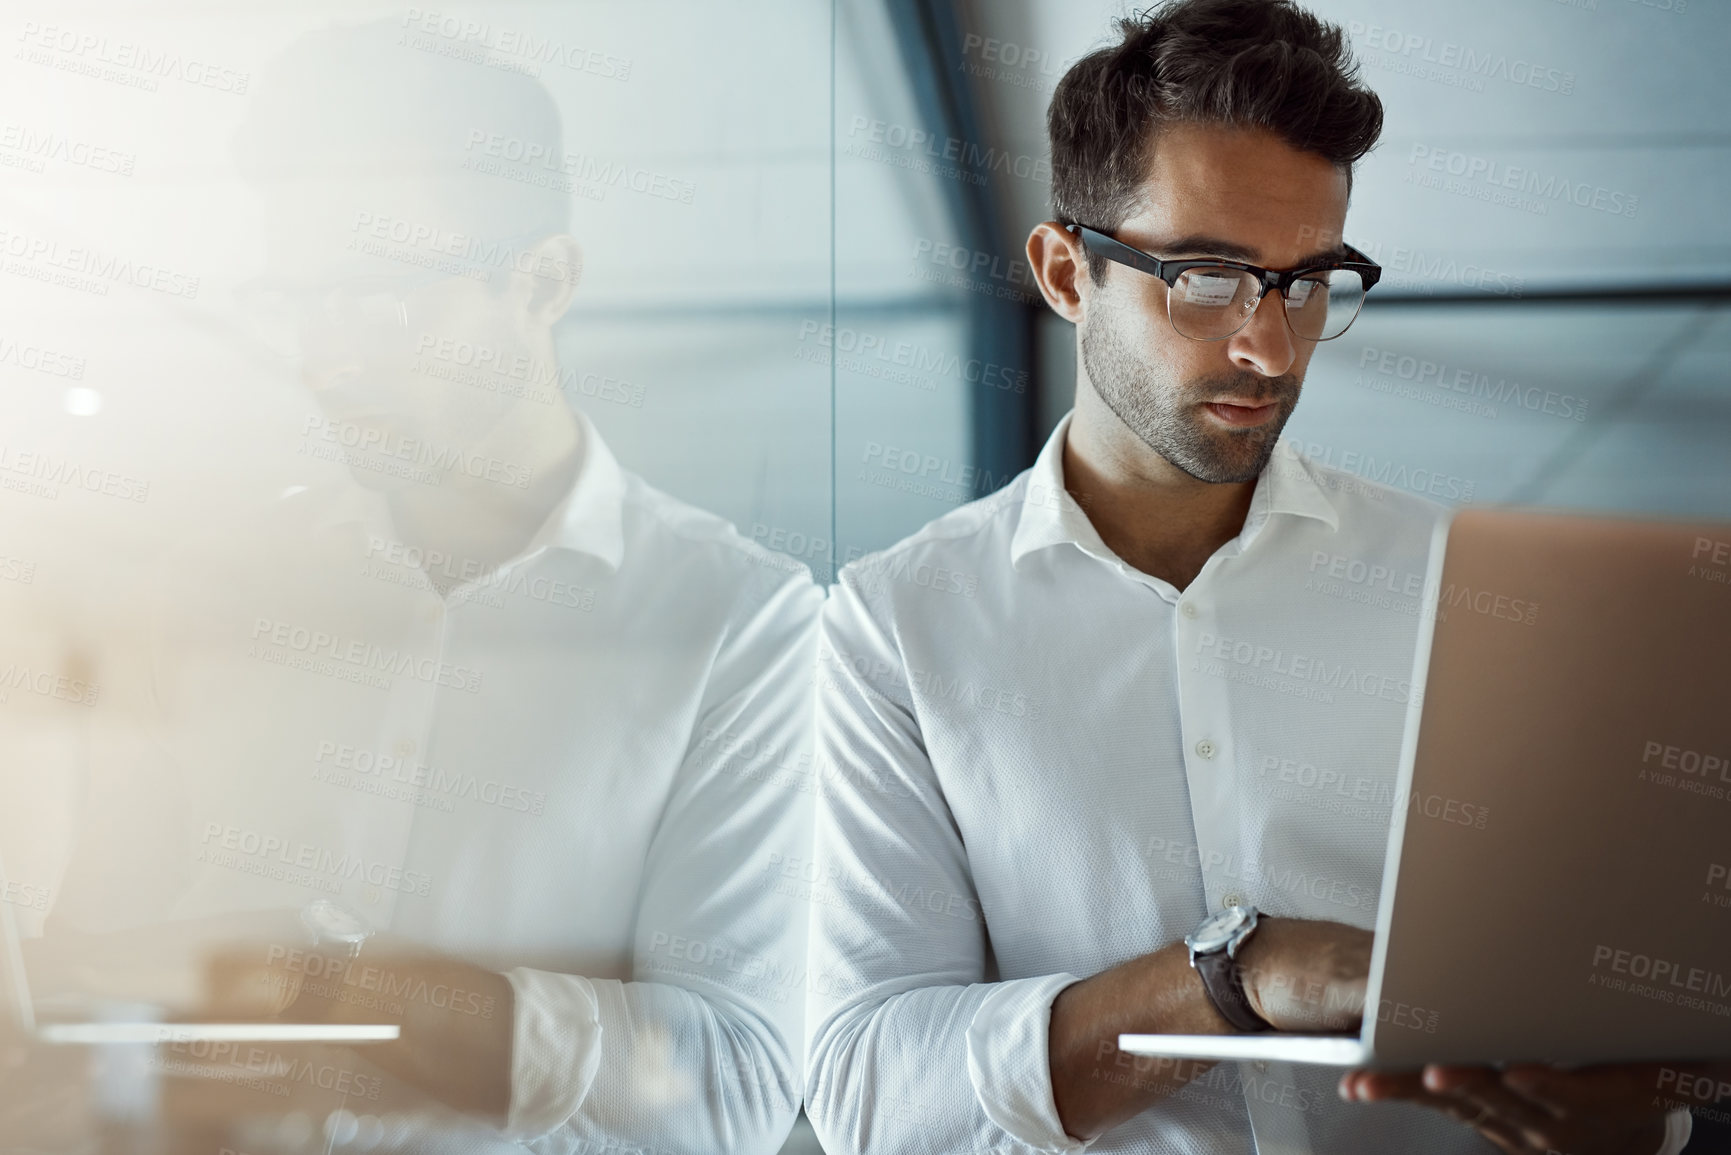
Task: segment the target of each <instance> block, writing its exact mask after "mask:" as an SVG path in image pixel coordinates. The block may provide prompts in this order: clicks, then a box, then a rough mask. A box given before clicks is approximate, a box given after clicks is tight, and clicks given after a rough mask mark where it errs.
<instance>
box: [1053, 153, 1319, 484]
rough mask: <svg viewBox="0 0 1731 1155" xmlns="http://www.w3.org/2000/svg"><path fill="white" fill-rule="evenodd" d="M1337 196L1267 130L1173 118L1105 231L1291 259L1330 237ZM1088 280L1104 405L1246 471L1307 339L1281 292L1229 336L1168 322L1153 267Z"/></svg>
mask: <svg viewBox="0 0 1731 1155" xmlns="http://www.w3.org/2000/svg"><path fill="white" fill-rule="evenodd" d="M1346 201H1347V184H1346V176H1345V174H1343V173H1342V172H1340V171H1339V170H1338V169H1336V168H1335V167H1334V165H1332V164H1331V163H1329V162H1328V161H1327V160H1325V159H1323V158H1322V157H1320V156H1317V155H1316V154H1314V153H1307V152H1300V151H1299V150H1297V149H1295V148H1293V147H1291V146H1290V145H1288V144H1286V143H1285V142H1284V141H1282V140H1280V139H1279V138H1278V137H1276V136H1275V135H1273V134H1272V133H1268V132H1265V131H1262V130H1257V129H1231V128H1223V127H1219V126H1214V125H1176V126H1173V127H1171V128H1168V129H1166V130H1165V131H1164V132H1162V134H1161V135H1160V137H1159V139H1158V141H1157V142H1156V144H1155V147H1154V156H1153V161H1152V163H1151V164H1150V166H1149V172H1148V178H1147V181H1146V182H1145V184H1144V186H1143V195H1142V199H1141V200H1140V202H1139V203H1138V208H1137V211H1136V212H1135V214H1134V215H1133V216H1131V217H1130V218H1129V219H1128V220H1126V221H1125V222H1124V223H1123V225H1122V226H1120V227H1119V228H1118V229H1117V230H1116V232H1115V234H1114V235H1115V236H1116V237H1117V238H1118V239H1119V240H1121V241H1123V242H1124V243H1126V244H1129V245H1132V246H1134V247H1136V248H1139V249H1141V250H1143V251H1144V252H1149V253H1152V254H1154V255H1155V256H1157V257H1163V258H1165V257H1171V258H1183V257H1226V258H1230V259H1234V260H1240V261H1248V262H1250V263H1251V264H1256V265H1261V266H1263V267H1265V268H1270V269H1290V268H1295V267H1299V266H1302V265H1305V264H1308V263H1310V262H1311V261H1313V260H1314V259H1316V258H1318V257H1320V256H1322V255H1324V254H1325V253H1328V252H1330V251H1332V250H1333V249H1334V248H1335V247H1336V246H1337V245H1338V243H1339V239H1340V234H1341V229H1342V228H1343V227H1344V225H1345V222H1346ZM1090 290H1091V291H1089V292H1088V294H1087V296H1088V301H1087V307H1086V315H1085V317H1084V318H1083V321H1082V324H1081V346H1082V361H1083V367H1084V369H1085V370H1086V372H1087V375H1088V380H1089V381H1090V382H1091V383H1092V384H1093V387H1094V389H1095V391H1096V392H1097V393H1098V394H1099V395H1100V398H1101V400H1103V401H1104V402H1105V403H1106V405H1107V407H1108V408H1110V409H1111V410H1112V412H1113V413H1114V414H1116V415H1117V416H1118V418H1119V420H1121V421H1123V422H1124V423H1125V425H1127V426H1128V427H1129V428H1130V429H1131V431H1133V432H1134V433H1135V434H1136V435H1137V436H1138V437H1139V438H1141V439H1142V441H1144V442H1145V443H1146V444H1147V445H1148V446H1149V447H1150V448H1151V449H1153V450H1154V451H1155V452H1157V453H1159V454H1160V455H1161V456H1162V457H1164V458H1166V460H1168V461H1170V462H1171V463H1172V464H1173V465H1175V466H1177V467H1178V468H1179V469H1182V470H1183V471H1184V472H1185V473H1188V474H1190V475H1191V476H1192V477H1196V478H1198V479H1200V480H1202V481H1210V482H1242V481H1250V480H1253V479H1254V478H1256V477H1257V476H1258V475H1259V474H1260V473H1261V472H1262V469H1263V467H1264V466H1265V465H1267V463H1268V459H1269V458H1270V456H1272V455H1273V453H1274V449H1275V445H1276V443H1277V441H1278V439H1279V436H1280V431H1281V429H1282V428H1284V427H1285V425H1286V421H1287V418H1289V417H1290V416H1291V415H1292V410H1293V408H1294V407H1295V406H1296V405H1297V404H1298V394H1299V390H1300V387H1301V386H1302V384H1303V381H1304V371H1305V369H1306V367H1307V366H1308V365H1309V364H1310V356H1311V353H1312V352H1313V351H1314V349H1315V348H1316V346H1315V344H1314V343H1313V342H1308V341H1302V340H1300V339H1298V338H1297V337H1295V336H1293V334H1292V331H1291V329H1289V328H1288V327H1287V324H1286V319H1285V317H1284V316H1283V315H1282V313H1281V309H1282V303H1281V301H1280V300H1279V298H1278V295H1277V294H1274V293H1270V294H1268V295H1267V296H1266V297H1264V298H1263V300H1262V302H1261V304H1260V306H1259V307H1258V308H1257V310H1256V312H1255V315H1254V316H1253V317H1252V318H1251V320H1250V322H1249V323H1248V324H1246V325H1245V326H1244V328H1242V329H1240V330H1239V331H1238V332H1237V333H1235V334H1233V335H1232V336H1231V337H1228V338H1225V339H1223V340H1218V341H1196V340H1192V339H1190V338H1188V337H1184V336H1180V335H1179V334H1178V332H1177V331H1175V330H1174V329H1173V327H1172V324H1171V322H1170V321H1169V320H1168V319H1167V311H1166V307H1167V303H1166V294H1167V292H1168V291H1169V290H1168V289H1167V287H1166V285H1165V283H1164V282H1162V281H1160V280H1159V279H1158V278H1156V277H1152V276H1149V275H1147V274H1145V273H1142V272H1140V271H1139V270H1136V269H1131V268H1126V267H1124V266H1121V265H1117V264H1112V265H1108V266H1107V272H1106V274H1105V276H1104V279H1103V280H1102V281H1100V282H1099V283H1095V284H1092V285H1091V286H1090Z"/></svg>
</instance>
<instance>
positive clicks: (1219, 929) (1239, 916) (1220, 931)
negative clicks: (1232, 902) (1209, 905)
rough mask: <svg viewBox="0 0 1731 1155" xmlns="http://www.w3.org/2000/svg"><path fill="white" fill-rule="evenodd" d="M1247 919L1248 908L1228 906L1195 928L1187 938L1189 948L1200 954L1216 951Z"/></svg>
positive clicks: (1248, 914)
mask: <svg viewBox="0 0 1731 1155" xmlns="http://www.w3.org/2000/svg"><path fill="white" fill-rule="evenodd" d="M1249 921H1250V911H1249V910H1248V909H1246V908H1245V907H1242V906H1229V907H1227V908H1226V909H1225V910H1223V911H1221V912H1220V913H1219V914H1216V915H1214V916H1213V917H1211V918H1209V920H1208V921H1207V922H1205V923H1203V924H1202V925H1201V926H1199V927H1197V928H1196V932H1195V933H1194V934H1192V935H1191V936H1190V938H1189V940H1188V941H1189V943H1190V948H1191V949H1192V950H1194V951H1197V952H1198V953H1201V954H1207V953H1209V952H1210V951H1217V950H1219V949H1221V948H1222V947H1224V946H1225V945H1226V944H1227V943H1228V942H1230V941H1232V936H1233V935H1234V934H1236V933H1237V932H1238V930H1239V928H1240V927H1242V926H1244V924H1245V923H1247V922H1249Z"/></svg>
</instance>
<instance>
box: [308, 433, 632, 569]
mask: <svg viewBox="0 0 1731 1155" xmlns="http://www.w3.org/2000/svg"><path fill="white" fill-rule="evenodd" d="M574 416H575V417H576V419H577V425H578V445H579V453H580V454H581V455H582V460H581V463H580V464H579V465H578V467H577V477H576V479H575V480H574V481H573V482H572V484H571V488H570V489H569V490H568V491H567V492H566V494H565V496H564V497H563V498H561V499H560V501H559V504H558V505H556V506H554V507H553V511H552V512H551V513H549V514H548V515H547V520H546V521H544V522H542V523H541V528H540V529H538V530H536V531H535V536H534V537H532V538H530V539H529V544H528V545H527V546H526V547H525V548H524V550H523V552H522V553H520V554H518V555H517V556H516V557H515V558H512V559H511V560H510V561H508V562H506V563H505V564H504V565H501V566H500V567H499V569H500V570H507V569H510V568H511V567H512V566H515V565H518V564H520V563H522V562H524V561H527V560H528V559H529V558H531V557H534V556H535V555H536V554H538V553H540V552H541V551H542V550H544V549H548V548H550V547H551V548H558V549H567V550H571V551H573V552H576V553H586V554H589V555H590V556H592V557H595V558H597V559H599V560H600V561H602V562H603V563H605V564H606V565H607V567H608V568H609V569H612V570H617V569H618V568H619V566H620V563H621V562H623V561H624V558H625V489H626V480H625V471H624V470H623V469H621V468H620V466H619V462H618V459H616V458H615V457H614V456H613V452H612V450H610V449H608V448H607V443H606V442H605V441H603V440H601V433H600V431H599V430H597V429H596V428H595V426H594V424H593V423H592V422H590V420H589V418H588V417H587V416H585V415H584V414H583V413H581V412H576V413H574ZM298 491H300V487H295V488H294V489H291V490H289V491H288V492H286V493H285V494H284V496H285V497H290V496H293V495H294V494H295V493H296V492H298ZM317 524H318V526H319V527H320V528H323V529H329V528H334V527H338V526H344V525H355V524H360V525H363V526H365V527H366V528H367V529H368V531H369V532H373V533H376V534H378V535H380V536H383V537H387V538H390V537H394V535H395V530H394V529H392V527H391V516H390V510H389V507H388V505H387V503H386V501H385V499H384V497H383V495H381V494H378V493H375V492H373V491H371V490H366V489H362V488H360V487H359V486H356V485H353V484H349V485H345V486H344V487H343V489H342V491H341V492H340V493H339V494H337V495H333V497H332V498H331V499H330V500H329V501H328V502H327V503H325V505H324V512H323V514H322V515H321V516H320V517H319V518H318V521H317Z"/></svg>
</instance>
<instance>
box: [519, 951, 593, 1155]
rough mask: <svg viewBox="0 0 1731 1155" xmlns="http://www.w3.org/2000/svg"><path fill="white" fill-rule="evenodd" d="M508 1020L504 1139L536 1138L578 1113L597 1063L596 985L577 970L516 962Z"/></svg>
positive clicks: (591, 1081)
mask: <svg viewBox="0 0 1731 1155" xmlns="http://www.w3.org/2000/svg"><path fill="white" fill-rule="evenodd" d="M505 977H506V978H507V979H509V980H510V981H511V990H512V991H513V992H514V994H515V1000H514V1003H513V1010H512V1024H511V1109H510V1111H509V1112H508V1113H507V1114H506V1117H505V1135H506V1137H507V1138H511V1139H517V1140H526V1139H535V1138H538V1137H540V1136H542V1135H545V1134H547V1133H548V1132H549V1131H552V1130H553V1129H555V1128H556V1127H558V1126H559V1125H560V1124H562V1123H564V1122H565V1120H567V1119H569V1118H570V1117H571V1116H572V1115H575V1114H576V1113H577V1108H578V1107H580V1106H582V1105H583V1099H584V1097H585V1096H586V1095H588V1094H589V1087H590V1085H591V1084H592V1083H594V1082H595V1072H596V1071H597V1070H599V1069H600V1067H601V1016H600V1007H599V1004H598V1003H597V1002H596V999H595V988H594V987H593V986H591V985H590V983H589V980H588V979H586V978H581V977H579V976H577V975H562V974H554V973H553V972H551V971H537V970H530V969H529V968H527V967H518V968H517V969H516V970H513V971H510V972H508V973H507V974H506V975H505Z"/></svg>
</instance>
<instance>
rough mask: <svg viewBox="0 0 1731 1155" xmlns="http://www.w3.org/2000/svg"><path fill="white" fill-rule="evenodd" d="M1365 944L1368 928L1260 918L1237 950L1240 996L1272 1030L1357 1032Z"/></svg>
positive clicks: (1367, 960)
mask: <svg viewBox="0 0 1731 1155" xmlns="http://www.w3.org/2000/svg"><path fill="white" fill-rule="evenodd" d="M1370 946H1371V933H1370V932H1369V931H1368V930H1360V929H1358V928H1357V927H1353V926H1347V925H1345V924H1344V923H1338V922H1321V921H1314V920H1311V919H1303V918H1266V919H1263V920H1262V922H1261V923H1260V924H1259V925H1258V926H1257V928H1256V933H1255V934H1253V935H1251V936H1250V939H1249V941H1248V942H1246V943H1245V944H1244V947H1243V949H1241V950H1240V951H1239V952H1238V968H1239V971H1240V972H1241V973H1242V974H1243V976H1244V994H1245V997H1246V998H1247V999H1249V1001H1250V1005H1251V1007H1252V1009H1254V1010H1255V1011H1256V1013H1257V1014H1259V1015H1261V1016H1262V1017H1263V1018H1265V1019H1267V1020H1268V1022H1269V1025H1271V1026H1273V1027H1274V1028H1275V1029H1276V1030H1281V1031H1335V1032H1341V1031H1345V1032H1351V1031H1356V1030H1358V1028H1359V1020H1360V1016H1361V1015H1362V1014H1363V1013H1364V992H1365V980H1366V978H1367V977H1368V976H1369V975H1370Z"/></svg>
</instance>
